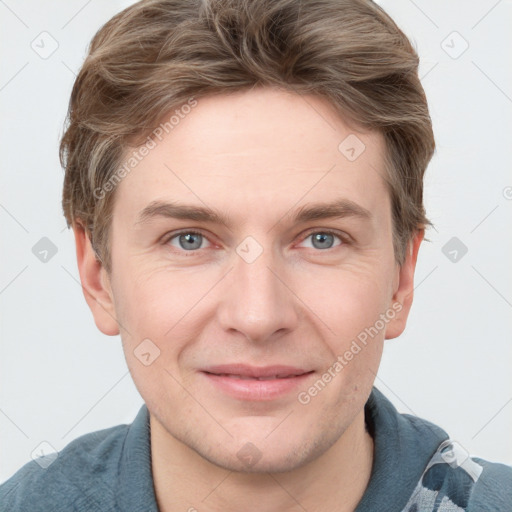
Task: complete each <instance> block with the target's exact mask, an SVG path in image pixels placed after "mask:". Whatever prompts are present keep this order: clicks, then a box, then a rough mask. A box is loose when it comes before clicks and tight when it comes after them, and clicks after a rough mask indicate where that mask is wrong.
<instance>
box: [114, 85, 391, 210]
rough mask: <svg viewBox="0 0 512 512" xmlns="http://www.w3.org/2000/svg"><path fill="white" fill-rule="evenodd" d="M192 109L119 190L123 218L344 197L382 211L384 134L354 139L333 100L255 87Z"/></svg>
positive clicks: (216, 97)
mask: <svg viewBox="0 0 512 512" xmlns="http://www.w3.org/2000/svg"><path fill="white" fill-rule="evenodd" d="M196 101H197V104H196V106H195V107H193V108H191V109H186V110H183V111H182V112H181V113H180V114H181V115H179V116H178V115H174V117H173V123H172V124H171V123H169V124H168V125H167V130H165V131H164V130H161V131H162V132H163V133H162V134H161V137H160V138H161V140H158V139H155V140H156V145H155V146H154V147H153V148H152V149H151V150H150V151H148V152H147V154H146V155H145V156H144V157H143V158H141V159H140V161H139V162H138V163H137V165H136V166H135V167H134V168H133V170H132V171H131V172H130V173H129V174H128V176H126V178H124V179H123V180H122V181H121V182H120V183H119V184H118V190H117V193H116V205H115V209H116V208H117V209H118V210H119V209H120V208H122V209H123V210H125V211H123V212H122V214H123V215H132V214H133V215H135V214H136V213H137V212H135V211H134V210H135V209H137V210H138V213H140V210H141V209H142V208H144V207H145V206H147V205H148V204H149V203H150V202H151V201H155V200H166V199H168V198H172V199H183V200H185V199H186V200H187V202H189V203H190V202H194V203H196V204H200V203H203V205H204V203H206V202H207V203H208V204H211V202H215V203H217V205H218V206H219V207H221V208H224V209H225V210H226V209H227V210H233V211H242V210H247V208H249V207H258V209H259V211H260V212H262V211H263V210H264V209H269V211H270V210H275V209H276V208H277V207H278V205H279V203H281V204H282V205H283V207H287V208H290V207H291V206H292V205H293V204H297V205H298V206H300V204H299V203H300V201H301V200H302V199H303V200H304V202H308V201H312V202H315V203H318V202H319V201H321V200H322V199H324V198H325V200H326V201H328V200H333V199H336V198H339V197H340V196H341V197H343V196H346V197H347V199H350V200H353V201H356V202H358V203H360V204H361V206H363V207H365V208H369V207H371V206H374V205H375V204H377V206H378V203H379V202H380V203H383V205H384V206H385V203H386V201H387V197H386V198H383V197H382V196H383V193H384V194H385V195H386V196H387V194H386V193H385V192H386V190H385V184H384V180H383V176H384V153H385V144H384V139H383V137H382V135H381V134H380V133H377V132H373V131H372V132H361V131H356V130H354V128H352V127H350V126H348V125H347V124H346V123H345V122H344V121H343V119H342V118H341V117H340V116H339V115H338V114H337V113H336V111H335V110H334V108H333V106H332V105H330V104H329V102H328V101H327V100H325V99H323V98H320V97H318V96H313V95H299V94H295V93H293V92H288V91H283V90H277V89H273V88H255V89H251V90H246V91H239V92H236V93H232V94H221V95H213V96H207V97H203V98H199V99H198V100H196ZM174 112H175V111H174ZM174 112H171V113H169V116H168V118H169V119H170V117H171V116H172V115H173V113H174ZM184 112H186V113H184ZM164 122H165V118H164ZM133 151H134V150H133V149H131V150H129V151H128V152H127V153H126V155H125V160H126V159H128V158H129V157H130V156H131V155H132V154H133ZM135 151H137V148H136V149H135ZM276 201H278V202H277V203H276ZM127 208H128V209H127ZM128 210H131V211H128ZM253 211H254V210H253Z"/></svg>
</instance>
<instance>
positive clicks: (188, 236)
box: [165, 231, 209, 251]
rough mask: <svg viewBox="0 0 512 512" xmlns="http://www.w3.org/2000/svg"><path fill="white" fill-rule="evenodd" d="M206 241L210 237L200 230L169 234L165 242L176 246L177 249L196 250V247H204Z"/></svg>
mask: <svg viewBox="0 0 512 512" xmlns="http://www.w3.org/2000/svg"><path fill="white" fill-rule="evenodd" d="M204 242H207V243H209V242H208V239H207V238H206V237H205V236H204V235H203V234H202V233H199V232H198V231H181V232H180V233H174V234H173V235H171V236H169V237H168V238H167V240H166V241H165V243H168V244H170V245H172V246H173V247H176V248H177V249H183V250H185V251H194V250H196V249H204V248H205V247H204V246H203V243H204Z"/></svg>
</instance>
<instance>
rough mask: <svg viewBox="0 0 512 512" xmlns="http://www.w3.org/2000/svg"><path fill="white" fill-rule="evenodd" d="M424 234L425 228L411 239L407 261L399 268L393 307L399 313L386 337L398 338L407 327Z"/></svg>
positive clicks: (389, 327) (389, 326) (390, 325)
mask: <svg viewBox="0 0 512 512" xmlns="http://www.w3.org/2000/svg"><path fill="white" fill-rule="evenodd" d="M424 235H425V231H424V230H420V231H417V232H416V234H415V235H414V237H413V238H412V239H411V240H410V242H409V244H408V247H407V252H406V257H405V261H404V263H403V265H402V266H401V267H400V268H399V270H398V283H397V286H396V288H395V292H394V294H393V309H394V310H395V311H397V313H396V315H395V317H394V318H393V320H391V321H390V322H389V324H388V325H387V327H386V339H392V338H397V337H398V336H400V334H402V332H403V331H404V329H405V325H406V323H407V317H408V316H409V311H410V310H411V306H412V300H413V296H414V271H415V269H416V261H417V259H418V252H419V248H420V245H421V242H422V241H423V237H424Z"/></svg>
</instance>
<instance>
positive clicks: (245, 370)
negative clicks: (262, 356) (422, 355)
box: [203, 364, 311, 380]
mask: <svg viewBox="0 0 512 512" xmlns="http://www.w3.org/2000/svg"><path fill="white" fill-rule="evenodd" d="M203 371H204V372H206V373H211V374H214V375H221V376H223V377H233V378H238V379H257V380H272V379H285V378H291V377H297V376H299V375H304V374H305V373H309V372H310V371H311V370H305V369H302V368H297V367H294V366H286V365H273V366H264V367H258V366H250V365H246V364H228V365H217V366H209V367H208V368H205V369H204V370H203Z"/></svg>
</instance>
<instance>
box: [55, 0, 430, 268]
mask: <svg viewBox="0 0 512 512" xmlns="http://www.w3.org/2000/svg"><path fill="white" fill-rule="evenodd" d="M418 64H419V59H418V55H417V53H416V51H415V50H414V49H413V47H412V45H411V43H410V41H409V40H408V39H407V37H406V36H405V34H404V33H403V32H402V31H401V30H400V29H399V28H398V27H397V25H396V24H395V23H394V21H393V20H392V19H391V18H390V17H389V16H388V15H387V14H386V13H385V12H384V11H383V10H382V9H381V8H380V7H379V6H377V5H376V4H374V3H373V2H372V1H371V0H315V1H312V0H303V1H301V0H187V1H183V0H143V1H141V2H137V3H135V4H134V5H132V6H130V7H128V8H127V9H125V10H123V11H122V12H120V13H119V14H117V15H116V16H114V17H113V18H112V19H111V20H110V21H108V22H107V23H106V24H105V25H104V26H103V27H102V28H101V29H100V30H99V31H98V32H97V33H96V35H95V36H94V38H93V39H92V41H91V44H90V48H89V53H88V55H87V58H86V59H85V62H84V64H83V66H82V68H81V70H80V72H79V74H78V76H77V78H76V81H75V84H74V86H73V91H72V94H71V99H70V104H69V111H68V116H67V126H66V130H65V133H64V135H63V137H62V140H61V144H60V159H61V163H62V165H63V167H64V168H65V179H64V190H63V201H62V204H63V208H64V214H65V216H66V220H67V223H68V227H69V226H70V225H75V223H77V222H78V223H80V224H82V225H83V226H84V228H85V229H86V232H87V234H88V235H89V237H90V240H91V243H92V244H93V247H94V248H95V251H96V254H97V257H98V259H99V260H100V261H101V262H102V263H103V265H104V267H105V268H106V270H107V271H108V272H110V270H111V259H110V248H109V230H110V225H111V217H112V209H113V204H114V197H115V190H116V189H115V187H108V189H109V190H108V192H106V193H103V194H100V195H98V194H97V193H96V192H95V191H97V190H103V187H104V186H105V184H106V183H108V182H109V180H112V177H113V176H114V175H115V173H116V170H117V169H119V167H120V165H121V163H122V159H123V157H124V156H123V155H125V154H126V151H127V149H129V148H131V147H136V146H137V145H140V144H141V143H142V142H143V141H144V140H145V139H147V137H148V135H149V134H150V133H151V131H152V130H154V128H155V126H156V125H157V124H158V123H159V122H160V121H161V119H162V114H163V113H167V112H170V111H171V110H172V109H173V108H176V107H179V106H180V105H183V104H185V103H187V102H190V99H191V98H200V97H201V96H205V95H212V94H226V93H229V92H235V91H240V90H243V89H247V88H252V87H255V86H272V87H278V88H283V89H287V90H289V91H290V92H295V93H298V94H315V95H318V96H320V97H323V98H325V99H327V100H328V101H329V102H330V104H332V105H333V106H334V107H335V109H336V110H337V111H338V112H339V113H340V115H342V116H344V117H343V119H344V121H346V122H354V123H356V124H357V125H359V126H360V127H362V128H363V129H370V130H377V131H378V132H380V133H382V134H383V136H384V139H385V142H386V149H387V152H386V155H385V159H386V167H387V169H386V174H387V176H386V180H387V183H388V188H389V192H390V197H391V203H392V215H393V245H394V250H395V258H396V261H397V262H398V263H399V264H402V263H403V261H404V258H405V251H406V248H407V244H408V242H409V240H410V239H411V237H412V235H413V234H414V233H415V232H416V231H417V230H419V229H424V228H425V227H426V226H427V225H428V224H430V223H429V221H428V220H427V218H426V217H425V209H424V206H423V175H424V173H425V170H426V168H427V165H428V163H429V161H430V159H431V157H432V155H433V153H434V149H435V142H434V136H433V132H432V123H431V119H430V116H429V112H428V106H427V100H426V97H425V93H424V90H423V88H422V86H421V83H420V80H419V77H418ZM340 142H341V141H340ZM114 177H115V176H114ZM110 183H111V181H110Z"/></svg>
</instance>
